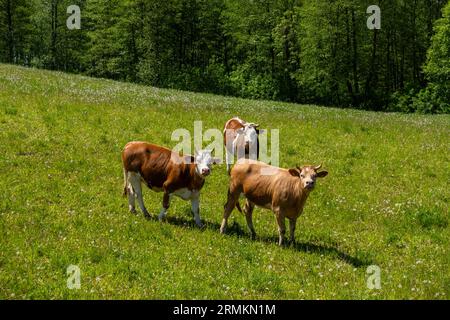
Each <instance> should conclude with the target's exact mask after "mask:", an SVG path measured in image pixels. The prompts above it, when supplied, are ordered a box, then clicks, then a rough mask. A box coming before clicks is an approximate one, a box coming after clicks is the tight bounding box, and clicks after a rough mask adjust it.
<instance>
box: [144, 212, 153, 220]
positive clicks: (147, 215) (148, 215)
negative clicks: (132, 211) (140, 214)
mask: <svg viewBox="0 0 450 320" xmlns="http://www.w3.org/2000/svg"><path fill="white" fill-rule="evenodd" d="M144 218H145V219H147V220H150V219H151V218H152V216H151V215H150V214H149V213H148V212H147V213H144Z"/></svg>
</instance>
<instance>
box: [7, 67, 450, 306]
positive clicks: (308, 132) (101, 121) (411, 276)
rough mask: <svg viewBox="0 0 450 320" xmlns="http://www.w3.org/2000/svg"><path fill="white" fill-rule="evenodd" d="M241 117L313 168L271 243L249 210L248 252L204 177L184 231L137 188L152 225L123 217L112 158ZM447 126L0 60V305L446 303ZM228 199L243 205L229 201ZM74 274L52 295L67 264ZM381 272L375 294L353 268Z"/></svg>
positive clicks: (290, 161)
mask: <svg viewBox="0 0 450 320" xmlns="http://www.w3.org/2000/svg"><path fill="white" fill-rule="evenodd" d="M233 116H240V117H241V118H243V119H246V120H248V121H252V122H258V123H259V124H260V125H261V127H262V128H264V129H279V130H280V131H279V132H280V165H281V166H283V167H291V166H295V165H297V164H307V163H312V164H319V163H323V167H324V169H326V170H328V171H329V175H328V176H327V177H326V178H324V179H321V180H319V181H318V184H317V187H316V189H315V190H314V191H313V193H312V194H311V195H310V197H309V199H308V202H307V205H306V208H305V211H304V214H303V215H302V216H301V217H300V218H299V219H298V222H297V232H296V240H297V243H296V244H295V245H290V246H289V245H288V246H285V247H282V248H280V247H278V246H277V244H276V240H277V227H276V223H275V218H274V216H273V214H272V213H271V212H270V211H268V210H263V209H258V208H256V209H255V212H254V224H255V229H256V232H257V234H258V236H257V239H256V240H255V241H252V240H251V239H250V234H249V232H248V230H247V227H246V223H245V217H244V216H243V215H242V214H240V213H239V212H237V211H236V210H235V211H234V212H233V214H232V216H231V218H230V220H229V221H230V224H229V228H228V232H227V234H226V235H220V234H219V224H220V221H221V219H222V213H223V212H222V211H223V205H224V203H225V200H226V194H227V183H228V176H227V174H226V169H225V165H224V164H221V165H218V166H215V167H214V169H213V172H212V174H211V176H210V177H208V178H207V181H206V183H205V186H204V188H203V190H202V196H201V204H200V206H201V207H200V210H201V211H200V214H201V218H202V221H203V222H204V223H206V228H205V229H204V230H200V229H198V228H197V227H196V226H195V224H194V222H193V218H192V216H191V214H190V203H189V202H185V201H182V200H181V199H179V198H174V199H173V201H172V202H171V207H170V209H169V213H168V221H167V222H165V223H160V222H159V221H157V219H156V215H157V213H158V212H159V209H160V207H161V200H162V194H161V193H154V192H152V191H150V190H148V189H146V188H145V189H144V200H145V203H146V206H147V208H148V209H149V211H150V213H151V214H152V215H153V217H154V218H155V219H152V220H150V221H147V220H145V219H144V217H143V215H142V213H141V212H140V211H139V209H138V215H132V214H130V213H129V212H128V204H127V200H126V198H124V197H122V186H123V176H122V169H121V160H120V152H121V150H122V148H123V146H124V145H125V144H126V143H127V142H128V141H130V140H146V141H150V142H152V143H156V144H160V145H164V146H167V147H173V146H174V145H175V144H176V143H177V142H175V141H171V133H172V131H173V130H175V129H177V128H186V129H188V130H189V131H190V132H191V133H192V132H193V127H194V121H197V120H201V121H203V130H206V129H209V128H218V129H220V130H221V129H222V128H223V125H224V123H225V121H226V120H227V119H229V118H231V117H233ZM449 147H450V116H449V115H440V116H433V115H427V116H424V115H417V114H388V113H373V112H367V111H358V110H350V109H333V108H323V107H318V106H312V105H296V104H288V103H280V102H271V101H252V100H244V99H237V98H229V97H221V96H214V95H209V94H197V93H190V92H182V91H176V90H163V89H157V88H152V87H145V86H140V85H133V84H126V83H119V82H114V81H110V80H102V79H91V78H87V77H82V76H74V75H68V74H64V73H59V72H49V71H41V70H33V69H26V68H20V67H14V66H10V65H1V64H0V191H1V192H0V233H1V236H0V299H48V298H51V299H178V298H180V299H241V298H242V299H449V298H450V268H449V262H450V261H449V260H450V259H449V252H448V249H449V235H450V234H449V226H448V220H449V217H448V207H449V197H450V194H449V190H450V188H449V181H450V165H449V163H450V161H449V160H450V159H449V157H450V152H449ZM241 202H242V201H241ZM69 265H77V266H78V267H79V268H80V270H81V288H80V289H79V290H77V289H69V288H67V285H66V284H67V274H66V269H67V267H68V266H69ZM370 265H376V266H379V267H380V270H381V289H372V290H371V289H369V288H368V287H367V285H366V283H367V277H368V274H367V273H366V269H367V268H368V266H370Z"/></svg>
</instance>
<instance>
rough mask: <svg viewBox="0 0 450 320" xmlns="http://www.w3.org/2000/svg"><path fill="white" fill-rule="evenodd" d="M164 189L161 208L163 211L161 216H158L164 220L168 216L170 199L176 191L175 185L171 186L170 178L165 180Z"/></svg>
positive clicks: (160, 213)
mask: <svg viewBox="0 0 450 320" xmlns="http://www.w3.org/2000/svg"><path fill="white" fill-rule="evenodd" d="M163 190H164V195H163V201H162V208H161V211H160V212H159V216H158V219H159V221H161V220H163V219H164V218H165V217H166V215H167V210H168V209H169V206H170V199H171V198H172V193H173V192H174V190H173V187H172V186H171V181H170V180H167V181H166V182H164V184H163Z"/></svg>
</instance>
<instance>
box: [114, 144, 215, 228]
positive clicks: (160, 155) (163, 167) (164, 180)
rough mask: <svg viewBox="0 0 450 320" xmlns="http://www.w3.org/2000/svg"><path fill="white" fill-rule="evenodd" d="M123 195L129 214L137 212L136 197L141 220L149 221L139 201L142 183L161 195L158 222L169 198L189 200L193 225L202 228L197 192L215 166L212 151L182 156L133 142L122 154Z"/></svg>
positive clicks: (142, 204)
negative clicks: (125, 198) (142, 216)
mask: <svg viewBox="0 0 450 320" xmlns="http://www.w3.org/2000/svg"><path fill="white" fill-rule="evenodd" d="M122 163H123V174H124V195H127V196H128V204H129V210H130V212H132V213H135V212H136V209H135V197H136V198H137V200H138V204H139V207H140V208H141V210H142V212H143V213H144V216H145V217H146V218H150V214H149V213H148V211H147V209H146V208H145V205H144V201H143V198H142V189H141V181H143V182H145V184H146V185H147V186H148V187H149V188H150V189H152V190H154V191H156V192H161V191H162V192H164V196H163V201H162V209H161V211H160V213H159V216H158V218H159V219H160V220H162V219H163V218H165V216H166V214H167V209H168V208H169V204H170V198H171V197H172V195H176V196H178V197H180V198H182V199H183V200H190V201H191V205H192V212H193V214H194V218H195V223H196V224H197V225H198V226H199V227H201V226H202V223H201V220H200V213H199V196H200V190H201V189H202V187H203V184H204V183H205V177H206V176H208V175H209V174H210V173H211V165H212V164H216V163H218V160H217V159H214V158H213V157H212V156H211V151H209V150H202V151H199V152H196V154H195V157H194V156H181V155H179V154H178V153H176V152H173V151H171V150H169V149H167V148H164V147H160V146H157V145H154V144H150V143H148V142H140V141H132V142H129V143H127V145H126V146H125V148H124V149H123V151H122Z"/></svg>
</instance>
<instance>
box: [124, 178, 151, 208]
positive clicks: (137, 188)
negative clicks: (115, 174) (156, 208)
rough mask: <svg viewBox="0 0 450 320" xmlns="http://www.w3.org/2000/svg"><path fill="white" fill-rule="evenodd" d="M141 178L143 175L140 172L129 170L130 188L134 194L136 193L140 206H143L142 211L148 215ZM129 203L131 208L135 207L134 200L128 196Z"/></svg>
mask: <svg viewBox="0 0 450 320" xmlns="http://www.w3.org/2000/svg"><path fill="white" fill-rule="evenodd" d="M141 180H142V177H141V175H140V174H139V173H137V172H131V171H130V172H128V190H129V191H132V194H134V196H135V197H136V199H137V201H138V204H139V207H140V208H141V211H142V212H143V213H144V214H145V215H148V211H147V209H146V208H145V205H144V198H143V197H142V188H141ZM130 193H131V192H130ZM128 203H129V207H130V209H131V208H132V207H134V201H131V198H130V197H128Z"/></svg>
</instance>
